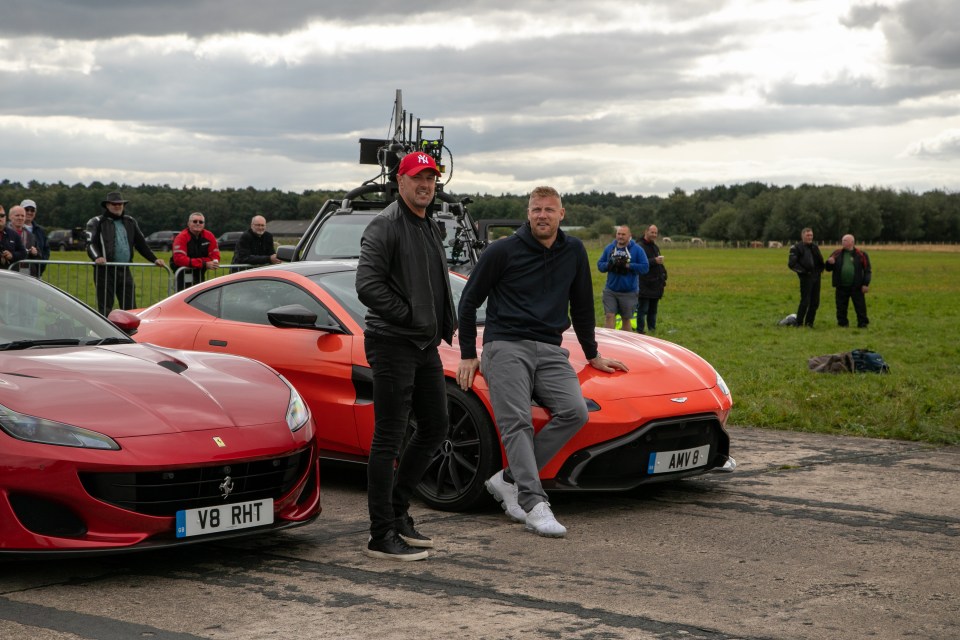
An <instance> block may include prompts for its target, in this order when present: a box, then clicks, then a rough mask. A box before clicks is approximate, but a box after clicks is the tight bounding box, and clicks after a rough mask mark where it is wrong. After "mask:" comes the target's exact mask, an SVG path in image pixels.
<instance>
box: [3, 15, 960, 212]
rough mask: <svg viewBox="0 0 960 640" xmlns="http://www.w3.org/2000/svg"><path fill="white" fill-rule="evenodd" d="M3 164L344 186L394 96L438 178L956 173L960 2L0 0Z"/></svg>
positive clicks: (385, 125) (455, 187)
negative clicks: (446, 172) (419, 130)
mask: <svg viewBox="0 0 960 640" xmlns="http://www.w3.org/2000/svg"><path fill="white" fill-rule="evenodd" d="M2 5H3V11H2V14H0V144H2V149H0V179H8V180H14V181H20V182H25V181H28V180H39V181H42V182H58V181H62V182H65V183H67V184H74V183H77V182H80V183H84V184H88V183H90V182H92V181H101V182H118V183H126V184H134V185H137V184H141V183H146V184H169V185H171V186H201V187H211V188H215V189H218V188H224V187H240V188H242V187H247V186H253V187H256V188H278V189H282V190H293V191H302V190H304V189H333V188H350V187H353V186H356V185H357V184H358V183H359V182H361V181H363V180H365V179H367V178H371V177H373V175H375V173H376V168H375V167H371V166H369V165H360V164H359V163H358V159H359V145H358V142H357V141H358V139H359V138H361V137H372V138H383V137H386V136H387V135H388V133H389V131H390V120H391V115H392V113H393V102H394V96H395V93H396V90H397V89H400V90H402V92H403V105H404V107H405V108H406V109H407V110H408V111H410V112H412V113H413V114H414V115H415V116H416V117H419V118H420V119H421V123H422V124H425V125H443V126H444V129H445V136H446V144H447V146H448V147H449V148H450V150H451V151H452V153H453V160H452V175H450V176H449V179H450V183H449V185H448V187H447V188H448V189H449V190H451V191H454V192H457V193H490V194H499V193H525V192H526V191H527V190H529V189H530V188H531V187H532V186H535V185H536V184H541V183H545V184H552V185H554V186H556V187H557V188H559V189H560V190H561V191H563V192H580V191H591V190H599V191H603V192H608V191H612V192H616V193H620V194H643V195H650V194H660V195H664V194H668V193H670V192H671V191H673V190H674V189H675V188H677V187H680V188H682V189H684V190H686V191H688V192H689V191H691V190H693V189H696V188H699V187H703V186H706V187H712V186H714V185H717V184H734V183H743V182H747V181H754V180H757V181H761V182H765V183H769V184H776V185H786V184H793V185H798V184H801V183H810V184H843V185H850V186H854V185H861V186H864V187H870V186H875V185H877V186H886V187H891V188H894V189H897V190H904V189H911V190H914V191H918V192H922V191H926V190H929V189H946V190H948V191H951V192H955V191H957V190H958V189H960V5H958V3H957V0H875V1H868V2H863V1H861V0H648V1H646V2H630V1H627V0H609V1H608V0H590V2H586V1H584V0H514V1H513V2H509V3H507V2H494V1H487V2H481V1H479V0H458V1H457V2H447V3H434V2H417V3H410V2H403V1H401V0H392V1H386V0H352V1H350V2H334V1H329V2H318V1H316V0H289V1H288V0H275V1H273V2H263V1H262V0H163V1H162V2H161V1H156V0H3V2H2Z"/></svg>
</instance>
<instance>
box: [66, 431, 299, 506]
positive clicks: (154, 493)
mask: <svg viewBox="0 0 960 640" xmlns="http://www.w3.org/2000/svg"><path fill="white" fill-rule="evenodd" d="M310 458H311V450H310V449H309V448H308V449H304V450H303V451H299V452H297V453H294V454H292V455H288V456H283V457H280V458H270V459H267V460H254V461H239V462H227V463H222V464H217V465H210V466H205V467H191V468H188V469H171V470H167V471H140V472H133V473H81V474H80V481H81V482H82V483H83V486H84V488H85V489H86V490H87V492H88V493H89V494H90V495H91V496H93V497H94V498H97V499H98V500H102V501H103V502H107V503H109V504H112V505H115V506H117V507H120V508H122V509H127V510H129V511H135V512H137V513H142V514H145V515H151V516H173V515H174V514H176V512H177V511H180V510H181V509H195V508H198V507H209V506H213V505H218V504H224V503H225V502H231V503H233V502H245V501H248V500H261V499H263V498H273V499H274V500H277V499H279V498H281V497H282V496H284V495H286V494H287V493H288V492H289V491H290V490H291V489H292V488H293V487H294V486H295V485H296V484H297V482H298V481H299V480H300V479H301V478H302V477H303V474H304V473H306V471H307V467H308V465H309V463H310ZM227 476H229V477H230V480H231V481H232V486H233V488H232V491H231V492H230V494H229V496H228V497H227V498H226V499H225V498H224V497H223V490H222V489H221V485H222V484H224V481H225V479H226V478H227Z"/></svg>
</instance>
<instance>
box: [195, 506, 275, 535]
mask: <svg viewBox="0 0 960 640" xmlns="http://www.w3.org/2000/svg"><path fill="white" fill-rule="evenodd" d="M265 524H273V498H266V499H265V500H251V501H250V502H238V503H237V504H221V505H217V506H215V507H202V508H199V509H184V510H182V511H177V537H178V538H188V537H190V536H202V535H206V534H210V533H221V532H223V531H233V530H235V529H249V528H250V527H259V526H261V525H265Z"/></svg>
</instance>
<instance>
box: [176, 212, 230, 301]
mask: <svg viewBox="0 0 960 640" xmlns="http://www.w3.org/2000/svg"><path fill="white" fill-rule="evenodd" d="M205 225H206V220H205V219H204V217H203V214H202V213H200V212H199V211H194V212H193V213H191V214H190V218H189V220H188V221H187V228H186V229H184V230H183V231H181V232H180V233H179V234H177V237H176V238H174V239H173V264H174V266H176V267H178V269H177V291H183V290H184V289H186V288H187V287H189V286H192V285H195V284H197V283H198V282H203V281H204V279H205V278H206V277H207V270H209V269H217V268H219V267H220V249H219V248H217V239H216V237H214V235H213V234H212V233H211V232H210V231H209V230H208V229H206V228H205ZM179 267H187V268H186V269H180V268H179Z"/></svg>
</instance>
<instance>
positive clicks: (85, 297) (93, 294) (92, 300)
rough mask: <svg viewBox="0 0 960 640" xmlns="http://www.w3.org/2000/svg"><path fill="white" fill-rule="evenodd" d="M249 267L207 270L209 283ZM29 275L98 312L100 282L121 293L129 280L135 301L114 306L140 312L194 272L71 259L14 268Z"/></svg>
mask: <svg viewBox="0 0 960 640" xmlns="http://www.w3.org/2000/svg"><path fill="white" fill-rule="evenodd" d="M251 266H252V265H248V264H222V265H220V266H219V267H218V268H217V269H208V270H207V271H206V280H210V279H211V278H215V277H218V276H222V275H226V274H228V273H230V272H232V271H236V270H240V269H249V268H250V267H251ZM10 270H11V271H19V272H20V273H23V274H25V275H32V276H34V277H39V278H40V279H41V280H43V281H44V282H48V283H50V284H52V285H54V286H55V287H57V288H58V289H61V290H63V291H66V292H67V293H69V294H70V295H72V296H74V297H75V298H78V299H80V300H82V301H83V302H85V303H86V304H88V305H89V306H91V307H92V308H94V309H97V282H102V283H103V284H104V285H107V284H109V283H119V285H120V286H117V287H115V288H116V290H117V291H120V292H121V295H122V292H124V291H129V289H125V288H124V286H123V285H125V284H126V283H127V280H128V279H129V280H130V282H132V284H133V299H132V300H122V301H121V300H119V299H117V300H116V301H115V302H114V303H113V308H114V309H140V308H143V307H149V306H150V305H152V304H153V303H155V302H159V301H160V300H163V299H164V298H166V297H167V296H169V295H171V294H173V293H175V292H176V291H177V283H178V282H181V283H182V282H184V281H185V280H186V281H189V280H190V275H192V274H191V273H190V272H192V271H193V270H192V269H188V268H187V267H180V268H178V269H177V270H176V271H173V270H172V269H170V267H168V266H163V267H158V266H157V265H155V264H153V263H151V262H111V263H108V264H106V265H96V264H94V263H93V262H91V261H78V262H73V261H68V260H21V261H19V262H16V263H14V264H13V265H11V267H10Z"/></svg>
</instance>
